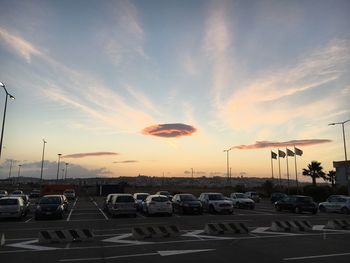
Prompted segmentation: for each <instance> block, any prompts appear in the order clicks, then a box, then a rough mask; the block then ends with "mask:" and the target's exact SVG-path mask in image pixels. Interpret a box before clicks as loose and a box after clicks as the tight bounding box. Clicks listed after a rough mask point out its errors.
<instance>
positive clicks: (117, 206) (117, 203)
mask: <svg viewBox="0 0 350 263" xmlns="http://www.w3.org/2000/svg"><path fill="white" fill-rule="evenodd" d="M136 210H137V209H136V201H135V199H134V197H133V196H132V195H131V194H115V195H113V197H112V201H111V205H110V206H109V213H110V214H111V215H112V216H117V215H131V216H133V217H136Z"/></svg>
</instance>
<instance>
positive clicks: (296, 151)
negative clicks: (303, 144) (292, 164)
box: [294, 147, 303, 156]
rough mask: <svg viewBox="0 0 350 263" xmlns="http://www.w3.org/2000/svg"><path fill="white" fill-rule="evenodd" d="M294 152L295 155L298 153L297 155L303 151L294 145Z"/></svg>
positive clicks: (300, 154)
mask: <svg viewBox="0 0 350 263" xmlns="http://www.w3.org/2000/svg"><path fill="white" fill-rule="evenodd" d="M294 152H295V155H299V156H302V155H303V151H302V150H300V149H298V148H296V147H294Z"/></svg>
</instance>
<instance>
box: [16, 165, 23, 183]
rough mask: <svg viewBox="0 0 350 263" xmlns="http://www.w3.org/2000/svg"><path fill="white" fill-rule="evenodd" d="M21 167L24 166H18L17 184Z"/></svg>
mask: <svg viewBox="0 0 350 263" xmlns="http://www.w3.org/2000/svg"><path fill="white" fill-rule="evenodd" d="M21 166H22V164H19V165H18V174H17V183H19V175H20V174H21Z"/></svg>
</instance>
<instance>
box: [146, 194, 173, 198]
mask: <svg viewBox="0 0 350 263" xmlns="http://www.w3.org/2000/svg"><path fill="white" fill-rule="evenodd" d="M158 196H161V197H165V198H168V197H167V196H166V195H157V194H155V195H149V196H148V197H158Z"/></svg>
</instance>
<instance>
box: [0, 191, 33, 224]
mask: <svg viewBox="0 0 350 263" xmlns="http://www.w3.org/2000/svg"><path fill="white" fill-rule="evenodd" d="M26 215H27V210H26V206H25V204H24V201H23V199H22V198H21V197H17V196H7V197H2V198H0V218H18V219H21V218H22V217H25V216H26Z"/></svg>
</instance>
